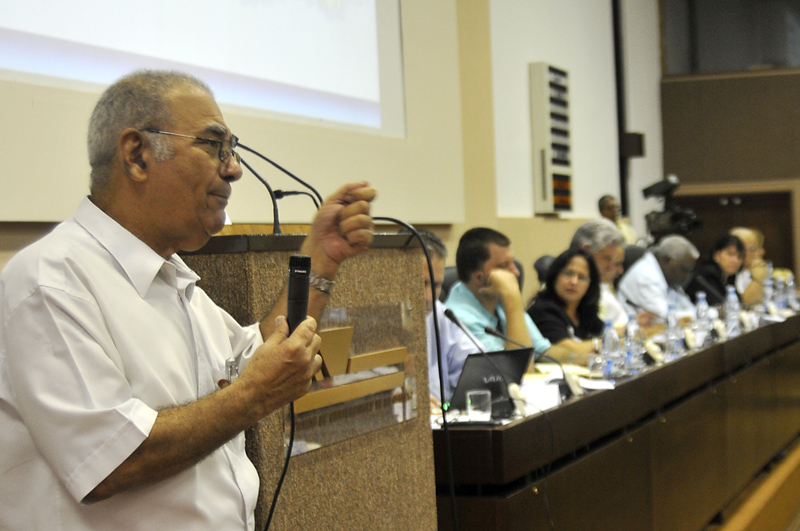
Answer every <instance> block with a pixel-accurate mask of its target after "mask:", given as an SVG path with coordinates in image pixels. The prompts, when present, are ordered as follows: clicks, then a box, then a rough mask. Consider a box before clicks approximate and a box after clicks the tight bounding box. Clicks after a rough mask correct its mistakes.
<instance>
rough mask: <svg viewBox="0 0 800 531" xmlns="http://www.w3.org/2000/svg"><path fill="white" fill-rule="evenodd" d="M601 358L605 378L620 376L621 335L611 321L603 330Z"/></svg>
mask: <svg viewBox="0 0 800 531" xmlns="http://www.w3.org/2000/svg"><path fill="white" fill-rule="evenodd" d="M600 358H601V359H602V360H603V369H602V370H603V378H611V377H612V376H614V375H616V374H619V372H620V368H621V363H620V362H621V361H622V354H621V351H620V345H619V335H618V334H617V331H616V330H615V329H614V325H612V324H611V320H607V321H606V326H605V329H604V330H603V338H602V342H601V343H600Z"/></svg>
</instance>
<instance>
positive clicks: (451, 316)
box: [444, 308, 486, 352]
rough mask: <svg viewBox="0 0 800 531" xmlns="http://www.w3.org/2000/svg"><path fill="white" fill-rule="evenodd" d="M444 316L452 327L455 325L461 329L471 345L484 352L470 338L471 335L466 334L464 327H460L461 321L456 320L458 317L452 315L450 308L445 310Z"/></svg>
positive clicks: (472, 338)
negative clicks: (450, 322) (451, 323)
mask: <svg viewBox="0 0 800 531" xmlns="http://www.w3.org/2000/svg"><path fill="white" fill-rule="evenodd" d="M444 316H445V317H447V318H448V319H450V320H451V321H452V322H453V324H454V325H456V326H457V327H458V328H460V329H461V331H462V332H464V335H466V336H467V337H468V338H469V340H470V341H472V344H473V345H475V346H476V347H477V348H478V351H479V352H486V350H485V349H484V348H483V347H482V346H481V345H480V344H479V343H478V342H477V341H475V338H474V337H472V334H470V333H469V332H467V329H466V328H464V325H462V324H461V321H459V320H458V317H456V314H454V313H453V310H451V309H450V308H445V310H444Z"/></svg>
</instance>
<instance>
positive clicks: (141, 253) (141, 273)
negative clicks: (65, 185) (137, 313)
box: [74, 197, 200, 297]
mask: <svg viewBox="0 0 800 531" xmlns="http://www.w3.org/2000/svg"><path fill="white" fill-rule="evenodd" d="M74 217H75V221H77V222H78V223H79V224H80V225H81V226H82V227H83V228H84V229H85V230H86V231H87V232H88V233H89V234H91V235H92V236H93V237H94V238H95V239H96V240H97V241H98V242H99V243H100V245H102V246H103V247H104V248H105V249H106V250H107V251H108V252H109V254H111V256H112V257H114V259H115V260H116V261H117V263H118V264H119V265H120V267H121V268H122V269H123V271H125V274H126V275H127V276H128V279H129V280H130V282H131V284H133V286H134V287H135V288H136V291H138V292H139V295H140V296H141V297H144V296H145V295H146V294H147V291H148V290H149V289H150V286H151V285H152V283H153V280H154V279H155V278H156V275H158V272H159V271H160V270H161V268H162V267H164V265H165V264H166V263H169V264H171V265H172V266H173V267H174V268H175V269H176V270H177V272H178V277H179V278H182V279H184V280H185V281H188V282H190V283H194V282H197V280H199V279H200V277H198V276H197V275H196V274H195V273H194V272H193V271H192V270H191V269H189V268H188V266H186V264H185V263H184V262H183V260H181V259H180V258H179V257H178V256H176V255H172V256H171V257H170V258H169V260H164V259H163V258H162V257H161V256H159V254H158V253H156V252H155V251H154V250H153V249H151V248H150V247H149V246H148V245H147V244H146V243H144V242H143V241H142V240H140V239H139V238H137V237H136V236H134V235H133V234H131V233H130V232H129V231H128V230H127V229H126V228H124V227H123V226H122V225H120V224H119V223H117V222H116V221H115V220H114V219H112V218H111V217H109V216H108V215H107V214H106V213H105V212H103V211H102V210H100V209H99V208H97V206H96V205H95V204H94V203H92V201H91V200H90V199H89V198H88V197H86V198H84V199H83V201H82V202H81V204H80V205H79V206H78V209H77V211H76V212H75V216H74ZM191 291H192V290H191V289H190V290H189V294H191Z"/></svg>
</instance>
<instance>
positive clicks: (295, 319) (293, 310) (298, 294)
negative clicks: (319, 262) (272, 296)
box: [286, 254, 311, 335]
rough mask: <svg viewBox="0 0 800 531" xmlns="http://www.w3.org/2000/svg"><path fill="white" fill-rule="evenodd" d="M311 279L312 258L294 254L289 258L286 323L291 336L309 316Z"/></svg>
mask: <svg viewBox="0 0 800 531" xmlns="http://www.w3.org/2000/svg"><path fill="white" fill-rule="evenodd" d="M310 278H311V257H310V256H305V255H302V254H293V255H292V256H291V257H289V285H288V289H287V290H286V291H287V295H286V323H287V324H288V325H289V334H290V335H291V333H292V332H294V329H295V328H297V325H299V324H300V323H302V322H303V321H305V320H306V317H307V316H308V287H309V282H310Z"/></svg>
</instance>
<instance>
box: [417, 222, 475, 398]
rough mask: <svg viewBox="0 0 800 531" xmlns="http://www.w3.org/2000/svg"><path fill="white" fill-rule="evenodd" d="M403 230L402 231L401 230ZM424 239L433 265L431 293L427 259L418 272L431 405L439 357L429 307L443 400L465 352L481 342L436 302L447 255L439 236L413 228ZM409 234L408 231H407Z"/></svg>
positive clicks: (455, 379) (435, 392) (435, 393)
mask: <svg viewBox="0 0 800 531" xmlns="http://www.w3.org/2000/svg"><path fill="white" fill-rule="evenodd" d="M401 232H403V233H406V231H401ZM417 232H419V235H420V236H422V239H423V241H424V242H425V247H426V248H427V250H428V254H429V255H430V257H431V269H433V287H434V290H435V296H434V294H433V293H432V292H431V276H430V271H429V270H428V262H427V260H425V257H424V256H423V257H422V276H423V278H424V279H425V306H426V310H427V312H426V317H425V331H426V334H427V337H428V383H429V387H430V392H431V405H432V406H435V407H440V406H441V400H442V398H443V397H442V393H441V390H440V387H439V358H438V356H437V351H436V333H435V329H434V326H433V310H434V309H435V310H436V319H437V321H438V323H439V341H440V344H441V352H442V377H443V379H444V385H445V392H444V400H445V401H449V400H450V397H451V396H452V393H453V389H454V388H455V386H456V384H457V383H458V378H459V377H460V376H461V369H463V368H464V360H466V359H467V356H468V355H469V354H472V353H474V352H480V350H481V349H482V348H483V345H481V344H480V342H479V341H478V340H477V338H475V337H472V338H470V337H469V336H468V335H467V334H468V333H469V332H465V331H463V330H461V328H459V327H458V326H457V325H456V324H455V323H454V322H453V321H451V320H450V319H448V318H447V316H446V315H445V314H444V311H445V309H446V306H445V305H444V304H442V303H441V302H439V300H438V299H439V292H440V291H441V289H442V281H443V280H444V264H445V260H446V259H447V248H446V247H445V245H444V243H443V242H442V240H441V239H439V237H438V236H437V235H436V234H434V233H432V232H430V231H427V230H425V229H417ZM409 234H410V233H409Z"/></svg>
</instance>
